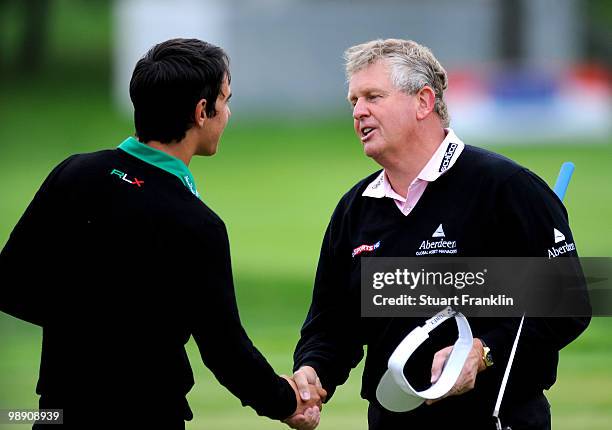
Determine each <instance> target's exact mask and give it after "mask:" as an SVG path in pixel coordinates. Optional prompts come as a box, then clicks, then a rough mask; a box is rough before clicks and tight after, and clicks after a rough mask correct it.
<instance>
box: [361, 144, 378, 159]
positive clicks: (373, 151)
mask: <svg viewBox="0 0 612 430" xmlns="http://www.w3.org/2000/svg"><path fill="white" fill-rule="evenodd" d="M380 152H381V151H380V146H378V145H376V144H375V143H366V144H364V145H363V153H364V154H365V155H366V156H368V157H370V158H376V156H377V155H379V154H380Z"/></svg>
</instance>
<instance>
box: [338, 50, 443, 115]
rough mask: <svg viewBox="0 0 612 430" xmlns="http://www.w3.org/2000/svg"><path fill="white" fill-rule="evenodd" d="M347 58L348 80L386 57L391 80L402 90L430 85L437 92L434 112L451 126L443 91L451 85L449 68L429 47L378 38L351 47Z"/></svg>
mask: <svg viewBox="0 0 612 430" xmlns="http://www.w3.org/2000/svg"><path fill="white" fill-rule="evenodd" d="M344 59H345V61H346V63H345V67H346V76H347V79H350V78H351V76H353V74H355V73H357V72H359V71H360V70H363V69H365V68H366V67H368V66H370V65H371V64H374V63H375V62H377V61H379V60H384V61H385V62H386V63H387V64H388V65H389V67H390V69H391V71H390V74H391V81H392V82H393V85H394V86H395V87H396V88H398V89H399V90H401V91H405V92H406V93H408V94H416V93H417V92H418V91H419V90H420V89H421V88H423V87H424V86H425V85H427V86H429V87H431V88H432V89H433V90H434V93H435V94H436V102H435V105H434V111H435V112H436V113H437V114H438V115H439V116H440V119H441V120H442V125H443V126H444V127H448V126H449V124H450V119H449V116H448V109H447V107H446V102H445V101H444V90H446V88H447V87H448V77H447V75H446V70H444V68H443V67H442V65H441V64H440V63H439V62H438V60H436V57H434V55H433V54H432V52H431V51H430V50H429V48H427V47H426V46H423V45H419V44H418V43H416V42H414V41H412V40H402V39H386V40H382V39H378V40H372V41H370V42H366V43H362V44H360V45H355V46H352V47H350V48H349V49H347V50H346V51H345V52H344Z"/></svg>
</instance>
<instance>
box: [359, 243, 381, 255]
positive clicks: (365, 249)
mask: <svg viewBox="0 0 612 430" xmlns="http://www.w3.org/2000/svg"><path fill="white" fill-rule="evenodd" d="M379 247H380V240H379V241H378V242H376V243H375V244H374V245H360V246H358V247H357V248H355V249H353V258H355V257H356V256H357V255H359V254H361V253H362V252H372V251H374V250H375V249H378V248H379Z"/></svg>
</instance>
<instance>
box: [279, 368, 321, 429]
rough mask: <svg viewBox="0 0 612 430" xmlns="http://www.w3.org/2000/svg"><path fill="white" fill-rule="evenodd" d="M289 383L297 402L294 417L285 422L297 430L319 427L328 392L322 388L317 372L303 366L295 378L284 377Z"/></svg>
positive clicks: (295, 374)
mask: <svg viewBox="0 0 612 430" xmlns="http://www.w3.org/2000/svg"><path fill="white" fill-rule="evenodd" d="M283 378H285V379H286V380H287V382H289V384H290V385H291V387H292V388H293V391H295V396H296V400H297V408H296V410H295V412H294V413H293V415H291V416H290V417H289V418H286V419H284V420H283V422H284V423H285V424H287V425H288V426H289V427H291V428H293V429H297V430H312V429H314V428H315V427H317V426H318V425H319V420H320V418H321V410H322V409H323V402H324V401H325V398H326V397H327V391H325V390H324V389H323V387H322V386H321V381H320V380H319V378H318V377H317V372H316V371H315V370H314V369H313V368H312V367H310V366H302V367H301V368H300V369H299V370H297V371H296V372H295V373H294V374H293V378H290V377H288V376H283Z"/></svg>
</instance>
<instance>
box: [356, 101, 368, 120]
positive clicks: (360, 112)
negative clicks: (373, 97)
mask: <svg viewBox="0 0 612 430" xmlns="http://www.w3.org/2000/svg"><path fill="white" fill-rule="evenodd" d="M368 115H370V111H369V109H368V107H367V104H366V102H365V101H364V100H363V99H362V98H359V99H357V103H355V107H353V118H355V119H361V118H364V117H366V116H368Z"/></svg>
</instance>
